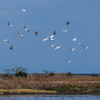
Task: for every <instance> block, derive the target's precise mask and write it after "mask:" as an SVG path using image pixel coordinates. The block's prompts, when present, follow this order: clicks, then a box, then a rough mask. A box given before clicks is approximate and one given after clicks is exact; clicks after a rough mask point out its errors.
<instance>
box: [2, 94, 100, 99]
mask: <svg viewBox="0 0 100 100" xmlns="http://www.w3.org/2000/svg"><path fill="white" fill-rule="evenodd" d="M0 100H100V95H0Z"/></svg>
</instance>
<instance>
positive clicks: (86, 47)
mask: <svg viewBox="0 0 100 100" xmlns="http://www.w3.org/2000/svg"><path fill="white" fill-rule="evenodd" d="M78 45H81V46H82V47H83V48H84V49H85V50H87V49H88V48H89V46H86V47H84V46H83V44H82V43H78Z"/></svg>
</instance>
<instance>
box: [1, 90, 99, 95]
mask: <svg viewBox="0 0 100 100" xmlns="http://www.w3.org/2000/svg"><path fill="white" fill-rule="evenodd" d="M29 91H30V92H29ZM93 94H94V95H96V94H97V95H98V94H99V95H100V92H90V91H89V92H76V91H50V90H32V89H18V90H14V89H13V90H4V89H0V95H93Z"/></svg>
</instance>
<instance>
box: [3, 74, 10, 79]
mask: <svg viewBox="0 0 100 100" xmlns="http://www.w3.org/2000/svg"><path fill="white" fill-rule="evenodd" d="M4 77H5V78H7V77H8V78H12V75H9V74H4Z"/></svg>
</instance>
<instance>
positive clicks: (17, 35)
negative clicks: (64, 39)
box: [3, 9, 100, 63]
mask: <svg viewBox="0 0 100 100" xmlns="http://www.w3.org/2000/svg"><path fill="white" fill-rule="evenodd" d="M22 12H26V10H25V9H22ZM66 24H67V25H69V24H70V22H67V23H66ZM7 26H8V27H12V26H13V25H11V24H10V23H9V21H8V25H7ZM22 27H23V28H24V29H25V31H27V32H29V31H30V30H29V29H28V28H26V26H25V25H22ZM67 31H68V30H62V32H67ZM13 34H14V35H15V36H16V37H22V38H25V37H24V36H23V35H21V34H20V33H19V32H17V34H15V33H13ZM35 34H36V36H37V34H38V32H35ZM54 35H56V31H54V32H53V35H50V36H47V37H46V38H45V39H43V40H42V42H44V41H48V39H49V37H50V42H51V41H54ZM97 37H99V38H100V36H97ZM76 40H77V38H74V39H71V41H76ZM3 42H8V43H9V40H8V39H4V41H3ZM54 45H55V44H52V45H49V46H50V47H52V48H53V47H54ZM78 45H81V46H82V47H83V48H84V49H85V50H87V49H88V47H89V46H86V47H85V46H83V44H82V43H78ZM13 47H14V48H16V49H18V47H17V46H11V47H10V48H9V49H10V50H13ZM59 48H61V46H57V47H55V48H54V50H57V49H59ZM69 50H70V51H71V52H73V51H74V50H75V48H72V49H71V48H69ZM65 61H66V62H67V63H70V62H71V61H72V60H69V61H67V60H65Z"/></svg>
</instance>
